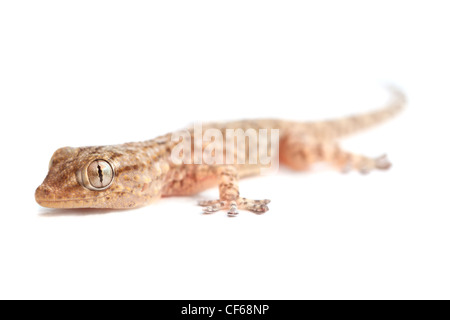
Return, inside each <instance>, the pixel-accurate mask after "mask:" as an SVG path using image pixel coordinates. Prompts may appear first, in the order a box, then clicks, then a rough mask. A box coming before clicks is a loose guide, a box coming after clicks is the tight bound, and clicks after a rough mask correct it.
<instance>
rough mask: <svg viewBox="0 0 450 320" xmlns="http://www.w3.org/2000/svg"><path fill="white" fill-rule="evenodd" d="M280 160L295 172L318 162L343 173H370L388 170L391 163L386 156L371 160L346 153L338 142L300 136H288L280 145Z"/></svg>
mask: <svg viewBox="0 0 450 320" xmlns="http://www.w3.org/2000/svg"><path fill="white" fill-rule="evenodd" d="M280 160H281V162H282V163H284V164H286V165H287V166H289V167H290V168H292V169H294V170H300V171H303V170H307V169H309V168H310V167H311V165H312V164H314V163H317V162H327V163H330V164H332V165H334V166H335V167H337V168H338V169H339V170H341V171H342V172H348V171H350V170H356V171H359V172H361V173H364V174H366V173H369V172H370V171H372V170H376V169H377V170H387V169H389V168H390V167H391V163H390V162H389V160H388V159H387V156H386V155H383V156H380V157H377V158H370V157H366V156H363V155H358V154H354V153H350V152H347V151H344V150H342V149H341V148H340V146H339V144H338V143H337V142H336V141H333V140H331V141H329V140H325V141H321V140H315V139H313V138H310V137H309V139H308V137H307V138H305V137H304V136H300V135H295V134H292V135H288V136H287V137H285V138H284V139H283V140H282V141H281V143H280Z"/></svg>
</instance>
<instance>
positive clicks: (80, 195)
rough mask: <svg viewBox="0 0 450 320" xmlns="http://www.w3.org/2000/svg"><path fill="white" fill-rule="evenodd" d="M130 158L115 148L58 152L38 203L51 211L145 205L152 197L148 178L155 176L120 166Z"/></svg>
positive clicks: (50, 167)
mask: <svg viewBox="0 0 450 320" xmlns="http://www.w3.org/2000/svg"><path fill="white" fill-rule="evenodd" d="M127 157H130V156H127V153H126V152H124V151H119V150H117V149H115V148H113V147H82V148H71V147H65V148H61V149H58V150H56V152H55V153H54V154H53V156H52V158H51V160H50V164H49V171H48V174H47V177H46V178H45V180H44V182H43V183H42V184H41V185H40V186H39V187H38V188H37V190H36V193H35V198H36V201H37V202H38V203H39V204H40V205H41V206H43V207H48V208H117V209H123V208H132V207H136V206H140V205H143V204H144V203H145V202H149V200H151V198H152V195H153V193H151V192H150V191H152V189H151V183H150V182H151V181H152V179H151V177H149V176H148V175H151V174H152V172H151V170H149V172H141V173H140V174H137V171H139V168H142V166H139V165H136V164H134V165H131V166H130V165H127V166H124V165H122V166H121V165H120V163H121V162H122V161H124V160H125V162H127V161H126V160H127ZM135 159H136V158H135ZM136 161H139V160H138V159H137V160H136ZM143 171H145V170H143ZM153 189H155V188H153Z"/></svg>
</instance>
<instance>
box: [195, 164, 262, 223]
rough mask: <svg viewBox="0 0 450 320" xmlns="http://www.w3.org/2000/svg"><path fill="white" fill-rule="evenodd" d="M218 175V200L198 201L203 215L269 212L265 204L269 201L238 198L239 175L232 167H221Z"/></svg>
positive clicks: (232, 215)
mask: <svg viewBox="0 0 450 320" xmlns="http://www.w3.org/2000/svg"><path fill="white" fill-rule="evenodd" d="M217 171H218V172H217V173H218V175H219V195H220V197H219V199H218V200H206V201H200V202H199V205H200V206H202V207H204V208H203V211H204V212H205V213H213V212H216V211H219V210H228V216H230V217H234V216H236V215H238V214H239V212H238V209H244V210H248V211H252V212H255V213H258V214H261V213H264V212H266V211H268V210H269V208H268V207H267V204H268V203H269V202H270V200H267V199H265V200H250V199H247V198H242V197H240V194H239V185H238V180H239V175H238V170H237V169H236V167H234V166H222V167H219V168H218V170H217Z"/></svg>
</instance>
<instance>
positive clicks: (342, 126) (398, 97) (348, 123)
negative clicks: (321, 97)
mask: <svg viewBox="0 0 450 320" xmlns="http://www.w3.org/2000/svg"><path fill="white" fill-rule="evenodd" d="M387 89H388V90H389V92H390V94H391V98H390V101H389V102H388V104H387V105H386V106H385V107H384V108H381V109H378V110H375V111H372V112H367V113H365V114H360V115H353V116H349V117H345V118H341V119H337V120H330V121H325V122H324V123H323V125H324V126H325V127H327V128H328V130H327V131H328V132H330V131H331V132H332V135H333V136H335V137H343V136H347V135H350V134H353V133H356V132H358V131H362V130H365V129H368V128H371V127H373V126H375V125H377V124H380V123H383V122H384V121H386V120H388V119H390V118H392V117H394V116H395V115H397V114H398V113H399V112H400V111H402V110H403V109H404V107H405V106H406V96H405V94H404V93H403V92H402V91H401V90H400V89H398V88H396V87H394V86H388V87H387Z"/></svg>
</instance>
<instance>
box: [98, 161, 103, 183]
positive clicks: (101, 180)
mask: <svg viewBox="0 0 450 320" xmlns="http://www.w3.org/2000/svg"><path fill="white" fill-rule="evenodd" d="M97 169H98V176H99V178H100V182H101V183H103V173H102V167H100V165H98V166H97Z"/></svg>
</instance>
